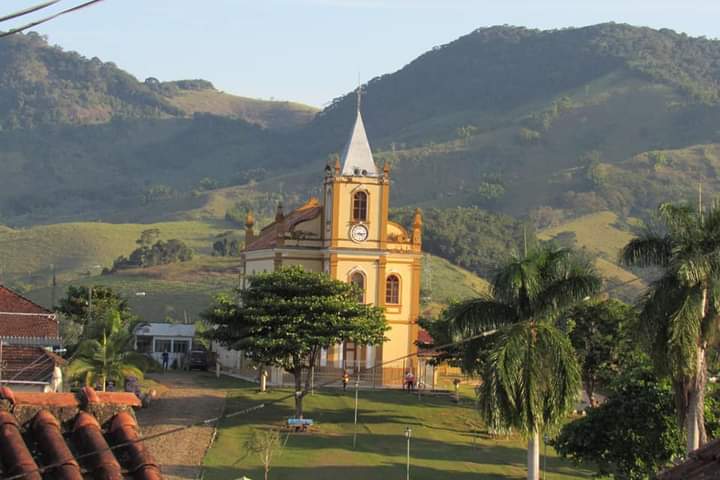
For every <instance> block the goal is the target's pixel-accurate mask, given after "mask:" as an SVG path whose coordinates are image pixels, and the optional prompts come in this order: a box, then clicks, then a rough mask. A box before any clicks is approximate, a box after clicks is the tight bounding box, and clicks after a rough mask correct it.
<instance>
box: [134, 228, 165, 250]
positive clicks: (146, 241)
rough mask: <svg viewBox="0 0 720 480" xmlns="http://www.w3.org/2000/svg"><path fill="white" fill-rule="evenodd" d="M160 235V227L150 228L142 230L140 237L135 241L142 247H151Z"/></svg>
mask: <svg viewBox="0 0 720 480" xmlns="http://www.w3.org/2000/svg"><path fill="white" fill-rule="evenodd" d="M159 237H160V229H159V228H149V229H147V230H143V231H142V232H140V238H138V239H137V240H136V241H135V243H137V244H138V245H140V246H141V247H149V246H151V245H152V244H153V243H155V242H156V241H157V239H158V238H159Z"/></svg>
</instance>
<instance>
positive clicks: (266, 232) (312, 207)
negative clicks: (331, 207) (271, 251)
mask: <svg viewBox="0 0 720 480" xmlns="http://www.w3.org/2000/svg"><path fill="white" fill-rule="evenodd" d="M321 213H322V207H321V206H320V204H319V203H318V200H317V199H316V198H311V199H310V200H308V201H307V202H306V203H305V204H304V205H302V206H301V207H298V208H296V209H295V210H293V211H292V212H290V213H288V214H287V215H285V216H284V217H283V221H282V226H281V225H280V224H279V223H278V222H277V221H275V222H273V223H271V224H270V225H268V226H267V227H265V228H263V229H262V231H261V232H260V235H259V236H258V237H257V238H256V239H255V240H253V242H252V243H251V244H250V245H247V246H246V247H245V251H246V252H249V251H251V250H265V249H266V248H275V247H276V246H277V237H278V233H279V231H278V229H279V228H282V229H283V230H284V231H286V232H291V231H292V230H293V228H294V227H295V226H296V225H298V224H300V223H302V222H307V221H308V220H312V219H314V218H317V217H318V216H320V214H321Z"/></svg>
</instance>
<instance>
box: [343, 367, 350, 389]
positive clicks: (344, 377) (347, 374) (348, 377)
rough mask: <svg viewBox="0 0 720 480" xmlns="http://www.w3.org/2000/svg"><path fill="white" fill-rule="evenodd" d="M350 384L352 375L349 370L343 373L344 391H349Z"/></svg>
mask: <svg viewBox="0 0 720 480" xmlns="http://www.w3.org/2000/svg"><path fill="white" fill-rule="evenodd" d="M349 382H350V374H349V373H348V371H347V370H344V371H343V376H342V384H343V391H345V390H347V386H348V383H349Z"/></svg>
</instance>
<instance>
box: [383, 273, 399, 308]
mask: <svg viewBox="0 0 720 480" xmlns="http://www.w3.org/2000/svg"><path fill="white" fill-rule="evenodd" d="M385 303H387V304H389V305H398V304H399V303H400V277H398V276H397V275H390V276H388V277H387V282H386V284H385Z"/></svg>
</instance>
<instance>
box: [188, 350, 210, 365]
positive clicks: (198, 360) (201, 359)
mask: <svg viewBox="0 0 720 480" xmlns="http://www.w3.org/2000/svg"><path fill="white" fill-rule="evenodd" d="M208 365H209V362H208V352H207V351H206V350H192V351H191V352H190V363H189V364H188V370H192V369H194V368H197V369H198V370H207V369H208Z"/></svg>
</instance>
